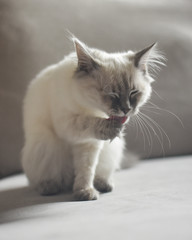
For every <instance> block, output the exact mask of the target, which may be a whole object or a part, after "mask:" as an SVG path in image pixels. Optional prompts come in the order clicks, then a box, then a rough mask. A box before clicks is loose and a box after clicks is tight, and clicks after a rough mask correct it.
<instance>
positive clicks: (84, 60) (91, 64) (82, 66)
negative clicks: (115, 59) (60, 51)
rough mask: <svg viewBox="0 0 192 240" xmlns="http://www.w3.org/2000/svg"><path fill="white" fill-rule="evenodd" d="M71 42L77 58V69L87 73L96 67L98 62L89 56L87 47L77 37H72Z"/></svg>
mask: <svg viewBox="0 0 192 240" xmlns="http://www.w3.org/2000/svg"><path fill="white" fill-rule="evenodd" d="M73 42H74V45H75V50H76V53H77V58H78V70H79V71H84V72H87V73H89V72H91V71H92V70H93V69H96V68H97V67H98V63H97V62H96V61H95V60H94V59H93V57H92V56H91V54H90V52H89V49H88V47H87V46H86V45H85V44H84V43H82V42H81V41H80V40H79V39H77V38H73Z"/></svg>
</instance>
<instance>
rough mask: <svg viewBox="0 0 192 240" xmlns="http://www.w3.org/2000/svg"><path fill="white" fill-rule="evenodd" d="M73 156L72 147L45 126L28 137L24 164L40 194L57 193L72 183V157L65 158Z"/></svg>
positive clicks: (23, 155) (23, 156) (27, 173)
mask: <svg viewBox="0 0 192 240" xmlns="http://www.w3.org/2000/svg"><path fill="white" fill-rule="evenodd" d="M66 158H67V159H66ZM70 158H72V156H71V155H70V151H69V147H67V146H65V145H64V144H63V142H62V141H61V140H59V139H58V138H57V137H56V136H55V135H54V133H52V132H51V131H50V130H48V129H46V130H45V129H41V131H38V132H36V133H34V132H33V134H32V133H31V135H30V137H28V138H27V141H26V143H25V146H24V148H23V154H22V165H23V169H24V172H25V173H26V175H27V177H28V179H29V182H30V183H31V185H32V186H33V187H34V188H35V189H36V190H37V191H38V192H39V193H40V194H42V195H53V194H57V193H59V192H61V191H64V190H66V189H69V188H70V185H71V187H72V181H73V171H72V163H71V166H70V161H68V162H67V161H65V159H66V160H69V159H70ZM71 162H72V161H71ZM66 164H68V166H67V165H66ZM66 168H67V171H68V172H67V177H66V176H65V169H66Z"/></svg>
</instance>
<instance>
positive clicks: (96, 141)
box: [22, 37, 161, 200]
mask: <svg viewBox="0 0 192 240" xmlns="http://www.w3.org/2000/svg"><path fill="white" fill-rule="evenodd" d="M72 41H73V43H74V46H75V52H74V53H71V54H70V55H68V56H66V57H65V58H64V59H63V60H62V61H60V62H59V63H57V64H55V65H52V66H49V67H47V68H46V69H45V70H43V71H42V72H41V73H40V74H39V75H38V76H37V77H36V78H35V79H34V80H33V81H32V82H31V84H30V85H29V88H28V91H27V94H26V97H25V100H24V132H25V145H24V148H23V151H22V165H23V169H24V172H25V173H26V175H27V177H28V179H29V182H30V184H31V185H33V186H34V187H35V188H36V189H37V191H38V192H39V193H40V194H42V195H51V194H57V193H59V192H61V191H71V190H72V191H73V196H74V199H75V200H95V199H97V198H98V196H99V194H98V192H101V193H104V192H110V191H112V189H113V173H114V171H115V170H116V169H117V168H119V165H120V162H121V160H122V158H123V151H124V145H125V143H124V138H123V129H124V126H125V125H126V123H127V122H128V121H129V118H130V117H132V116H133V115H135V114H137V113H138V111H139V109H140V107H141V106H142V105H143V104H144V103H146V101H147V100H148V99H149V97H150V95H151V91H152V88H151V83H152V82H153V78H152V77H151V76H150V75H149V71H148V67H149V66H150V65H155V64H156V63H157V62H158V61H160V59H161V56H160V55H158V53H157V51H156V44H153V45H151V46H150V47H148V48H145V49H144V50H142V51H139V52H133V51H128V52H124V53H106V52H104V51H100V50H98V49H93V48H89V47H87V46H86V45H85V44H84V43H82V42H81V41H80V40H78V39H77V38H75V37H73V38H72Z"/></svg>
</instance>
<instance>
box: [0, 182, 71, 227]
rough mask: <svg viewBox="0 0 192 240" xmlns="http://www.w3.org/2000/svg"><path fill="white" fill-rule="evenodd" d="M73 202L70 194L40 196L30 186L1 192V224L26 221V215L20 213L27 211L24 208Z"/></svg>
mask: <svg viewBox="0 0 192 240" xmlns="http://www.w3.org/2000/svg"><path fill="white" fill-rule="evenodd" d="M71 201H73V198H72V194H70V193H67V194H66V193H63V194H59V195H53V196H40V195H39V194H38V193H37V192H35V190H34V189H32V188H31V187H29V186H25V187H19V188H14V189H9V190H4V191H0V224H2V223H6V222H12V221H17V220H23V219H26V218H27V215H26V214H24V215H23V216H22V214H18V212H20V211H21V212H23V211H25V210H24V208H27V207H32V206H36V205H44V204H49V203H57V202H71ZM15 210H16V211H15ZM15 212H16V214H15Z"/></svg>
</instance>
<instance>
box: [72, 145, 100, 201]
mask: <svg viewBox="0 0 192 240" xmlns="http://www.w3.org/2000/svg"><path fill="white" fill-rule="evenodd" d="M102 144H103V143H102V142H101V141H90V142H88V143H81V144H76V145H74V148H73V160H74V171H75V181H74V186H73V192H74V198H75V200H80V201H86V200H96V199H97V198H98V192H97V191H96V190H95V189H94V186H93V181H94V177H95V169H96V165H97V162H98V156H99V153H100V150H101V147H102Z"/></svg>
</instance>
